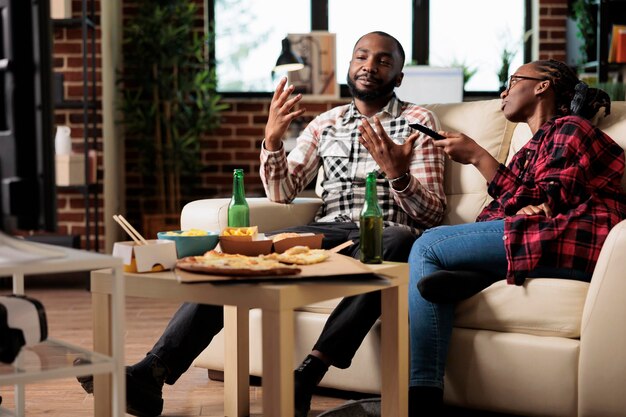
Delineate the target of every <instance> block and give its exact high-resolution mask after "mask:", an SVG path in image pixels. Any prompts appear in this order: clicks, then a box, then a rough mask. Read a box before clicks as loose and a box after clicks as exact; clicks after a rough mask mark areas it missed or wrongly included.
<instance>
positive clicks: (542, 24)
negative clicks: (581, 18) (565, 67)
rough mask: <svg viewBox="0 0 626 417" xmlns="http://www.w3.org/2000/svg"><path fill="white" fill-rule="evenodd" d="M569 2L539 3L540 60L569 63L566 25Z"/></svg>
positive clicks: (554, 0)
mask: <svg viewBox="0 0 626 417" xmlns="http://www.w3.org/2000/svg"><path fill="white" fill-rule="evenodd" d="M567 3H568V0H540V2H539V59H550V58H551V59H556V60H559V61H564V62H565V61H567V55H566V45H565V43H566V39H565V24H566V22H567Z"/></svg>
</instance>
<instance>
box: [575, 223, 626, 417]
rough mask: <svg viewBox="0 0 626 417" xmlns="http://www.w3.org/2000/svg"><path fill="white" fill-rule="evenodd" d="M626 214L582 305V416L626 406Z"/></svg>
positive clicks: (617, 410)
mask: <svg viewBox="0 0 626 417" xmlns="http://www.w3.org/2000/svg"><path fill="white" fill-rule="evenodd" d="M625 253H626V220H625V221H622V222H621V223H619V224H618V225H616V226H615V227H614V228H613V229H612V230H611V232H610V233H609V236H608V238H607V240H606V242H605V243H604V246H603V247H602V251H601V252H600V258H599V259H598V264H597V265H596V268H595V270H594V273H593V278H592V279H591V284H590V285H589V291H588V293H587V300H586V301H585V307H584V310H583V320H582V327H581V340H580V363H579V373H578V376H579V378H578V380H579V396H578V415H579V416H581V417H582V416H599V415H602V416H607V417H608V416H623V415H624V410H626V390H625V389H624V386H625V384H626V355H625V354H624V352H625V351H626V326H624V318H625V317H626V303H625V302H624V295H625V294H626V276H625V272H624V271H626V257H625V256H624V254H625Z"/></svg>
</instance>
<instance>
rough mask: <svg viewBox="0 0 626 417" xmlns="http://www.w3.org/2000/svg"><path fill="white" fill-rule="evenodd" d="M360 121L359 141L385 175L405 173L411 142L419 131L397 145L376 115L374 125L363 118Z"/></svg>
mask: <svg viewBox="0 0 626 417" xmlns="http://www.w3.org/2000/svg"><path fill="white" fill-rule="evenodd" d="M362 122H363V124H362V125H361V126H359V131H360V132H361V136H360V137H359V142H360V143H361V145H363V146H364V147H365V149H367V150H368V152H369V153H370V155H372V158H374V161H376V163H377V164H378V166H380V168H381V169H382V170H383V172H384V173H385V175H386V176H387V177H388V178H397V177H400V176H401V175H404V174H405V173H407V172H408V171H409V166H410V164H411V158H412V157H413V144H414V143H415V141H416V140H417V138H418V136H419V133H414V134H412V135H411V136H409V137H408V138H407V139H406V141H405V142H404V143H403V144H402V145H398V144H397V143H395V142H394V141H393V140H391V138H390V137H389V135H387V132H385V129H383V125H382V124H381V123H380V120H378V117H376V116H374V126H372V125H371V124H370V123H369V122H368V121H367V120H365V119H363V120H362Z"/></svg>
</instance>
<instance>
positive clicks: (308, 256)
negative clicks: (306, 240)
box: [263, 246, 330, 265]
mask: <svg viewBox="0 0 626 417" xmlns="http://www.w3.org/2000/svg"><path fill="white" fill-rule="evenodd" d="M329 256H330V255H329V254H328V251H327V250H325V249H311V248H309V247H308V246H293V247H291V248H289V249H287V250H286V251H284V252H283V253H271V254H269V255H263V258H265V259H274V260H276V261H278V262H282V263H285V264H295V265H313V264H317V263H320V262H324V261H325V260H326V259H328V257H329Z"/></svg>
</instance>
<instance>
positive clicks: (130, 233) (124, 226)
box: [113, 214, 143, 245]
mask: <svg viewBox="0 0 626 417" xmlns="http://www.w3.org/2000/svg"><path fill="white" fill-rule="evenodd" d="M113 220H115V221H116V222H117V224H119V225H120V226H121V227H122V229H124V231H125V232H126V233H128V236H130V237H131V238H132V239H133V240H134V241H135V243H136V244H138V245H143V243H141V240H139V239H137V237H135V235H134V234H133V232H131V231H130V229H129V228H128V227H126V225H125V224H124V223H122V221H121V220H120V219H119V217H117V215H115V214H114V215H113Z"/></svg>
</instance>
